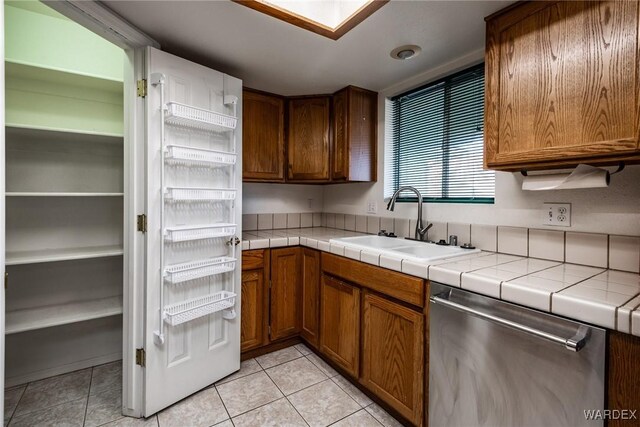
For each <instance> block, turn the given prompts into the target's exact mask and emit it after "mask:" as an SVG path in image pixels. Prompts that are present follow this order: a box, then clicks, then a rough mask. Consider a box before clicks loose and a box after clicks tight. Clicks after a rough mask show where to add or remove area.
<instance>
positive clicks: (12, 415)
mask: <svg viewBox="0 0 640 427" xmlns="http://www.w3.org/2000/svg"><path fill="white" fill-rule="evenodd" d="M29 384H31V383H27V384H26V385H25V386H24V390H22V393H21V394H20V398H18V403H16V407H15V408H13V412H11V416H10V417H9V419H8V420H7V426H9V425H10V424H11V421H13V417H14V416H15V415H16V411H17V410H18V405H20V402H21V401H22V398H23V397H24V394H25V393H26V392H27V387H29ZM5 393H6V390H5Z"/></svg>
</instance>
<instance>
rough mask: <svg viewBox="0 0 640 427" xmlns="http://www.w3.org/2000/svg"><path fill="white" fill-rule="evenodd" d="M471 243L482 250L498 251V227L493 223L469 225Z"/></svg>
mask: <svg viewBox="0 0 640 427" xmlns="http://www.w3.org/2000/svg"><path fill="white" fill-rule="evenodd" d="M471 244H472V245H474V246H475V247H476V248H478V249H482V250H483V251H490V252H497V251H498V227H497V226H495V225H481V224H478V225H475V224H472V225H471Z"/></svg>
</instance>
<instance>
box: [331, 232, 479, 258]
mask: <svg viewBox="0 0 640 427" xmlns="http://www.w3.org/2000/svg"><path fill="white" fill-rule="evenodd" d="M330 243H336V244H340V245H344V246H345V247H349V248H353V249H357V250H365V251H367V250H368V251H372V252H379V253H381V254H386V255H389V256H395V257H398V258H405V259H410V260H412V261H418V262H428V261H435V260H439V259H445V258H455V257H458V256H462V255H468V254H472V253H477V252H480V249H462V248H461V247H459V246H442V245H436V244H435V243H426V242H417V241H415V240H407V239H401V238H392V237H385V236H357V237H342V238H339V239H331V241H330Z"/></svg>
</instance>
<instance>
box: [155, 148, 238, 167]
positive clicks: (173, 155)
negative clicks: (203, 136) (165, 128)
mask: <svg viewBox="0 0 640 427" xmlns="http://www.w3.org/2000/svg"><path fill="white" fill-rule="evenodd" d="M166 153H167V154H166V157H165V158H166V159H167V160H168V161H173V162H180V163H195V164H205V165H207V166H232V165H235V164H236V155H235V154H234V153H228V152H226V151H216V150H207V149H204V148H193V147H185V146H182V145H167V148H166Z"/></svg>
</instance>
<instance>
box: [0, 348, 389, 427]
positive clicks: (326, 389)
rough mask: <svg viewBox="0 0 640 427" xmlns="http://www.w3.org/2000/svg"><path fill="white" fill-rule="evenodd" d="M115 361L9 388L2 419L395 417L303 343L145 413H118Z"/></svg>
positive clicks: (262, 421) (344, 421)
mask: <svg viewBox="0 0 640 427" xmlns="http://www.w3.org/2000/svg"><path fill="white" fill-rule="evenodd" d="M121 378H122V368H121V363H120V362H114V363H109V364H106V365H101V366H96V367H94V368H89V369H83V370H81V371H76V372H72V373H69V374H65V375H60V376H57V377H52V378H47V379H44V380H40V381H35V382H32V383H29V384H25V385H21V386H16V387H11V388H9V389H7V390H6V391H5V419H4V425H5V426H7V425H9V426H30V427H36V426H79V427H82V426H86V427H95V426H105V427H107V426H108V427H115V426H118V427H125V426H126V427H134V426H145V427H147V426H148V427H174V426H175V427H210V426H216V427H233V426H236V427H240V426H242V427H244V426H251V427H255V426H291V427H294V426H311V427H314V426H328V425H334V426H340V427H349V426H358V427H367V426H376V427H380V426H386V427H395V426H400V425H401V424H400V423H399V422H398V421H396V420H395V419H394V418H393V417H391V416H390V415H389V414H388V413H387V412H385V411H384V410H383V409H382V408H381V407H380V406H378V405H376V404H375V403H373V402H372V401H371V399H369V398H368V397H367V396H366V395H365V394H363V393H362V392H361V391H360V390H358V388H356V387H355V386H353V385H352V384H351V383H350V382H349V381H347V380H346V379H345V378H343V377H342V376H340V375H339V374H338V373H337V372H336V371H335V370H334V369H333V368H331V367H330V366H329V365H327V364H326V363H325V362H324V361H323V360H322V359H320V358H319V357H318V356H316V355H315V354H314V353H312V352H311V351H310V350H309V349H308V348H307V347H305V346H304V345H303V344H298V345H296V346H293V347H288V348H285V349H283V350H279V351H275V352H273V353H269V354H265V355H263V356H260V357H257V358H255V359H250V360H247V361H245V362H242V365H241V367H240V370H239V371H238V372H236V373H234V374H232V375H230V376H228V377H227V378H224V379H222V380H220V381H218V382H217V383H216V384H215V385H214V386H211V387H209V388H207V389H204V390H202V391H200V392H198V393H196V394H194V395H192V396H189V397H188V398H186V399H184V400H182V401H180V402H178V403H176V404H175V405H173V406H171V407H169V408H167V409H165V410H164V411H162V412H160V413H159V414H157V415H154V416H153V417H150V418H149V419H146V420H143V419H135V418H127V417H123V416H122V415H121V413H120V410H121V399H122V397H121V394H122V384H121Z"/></svg>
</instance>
